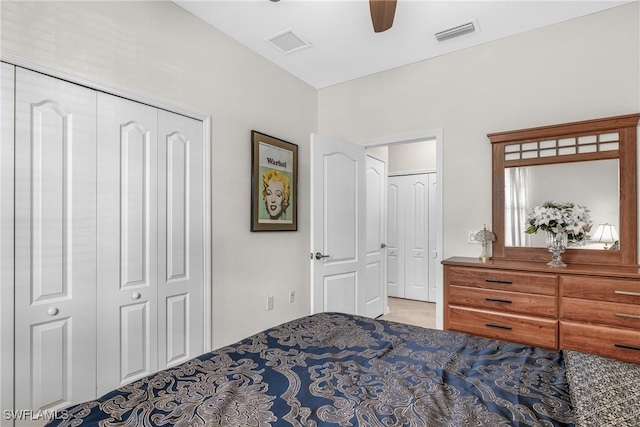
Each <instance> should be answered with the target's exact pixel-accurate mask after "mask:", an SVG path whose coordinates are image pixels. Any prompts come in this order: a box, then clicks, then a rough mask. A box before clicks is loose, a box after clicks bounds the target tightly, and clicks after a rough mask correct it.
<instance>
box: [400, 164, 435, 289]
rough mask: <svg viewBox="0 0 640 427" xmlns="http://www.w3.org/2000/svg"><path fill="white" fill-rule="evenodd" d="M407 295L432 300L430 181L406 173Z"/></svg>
mask: <svg viewBox="0 0 640 427" xmlns="http://www.w3.org/2000/svg"><path fill="white" fill-rule="evenodd" d="M405 178H406V184H405V185H406V187H405V189H406V190H405V191H406V192H405V194H406V205H405V206H406V211H405V236H406V237H405V245H406V258H405V280H406V288H405V294H406V297H407V298H410V299H415V300H419V301H428V300H429V261H428V260H429V258H428V256H429V255H430V254H429V253H428V252H429V180H428V175H424V174H421V175H409V176H406V177H405Z"/></svg>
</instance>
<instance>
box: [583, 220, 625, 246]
mask: <svg viewBox="0 0 640 427" xmlns="http://www.w3.org/2000/svg"><path fill="white" fill-rule="evenodd" d="M618 239H619V237H618V232H617V231H616V227H615V226H613V225H611V224H609V223H605V224H600V225H599V226H598V229H597V230H596V232H595V233H593V235H592V236H591V239H589V240H590V241H591V242H594V243H604V248H603V249H604V250H609V249H611V248H609V247H607V245H608V244H609V243H615V242H617V241H618Z"/></svg>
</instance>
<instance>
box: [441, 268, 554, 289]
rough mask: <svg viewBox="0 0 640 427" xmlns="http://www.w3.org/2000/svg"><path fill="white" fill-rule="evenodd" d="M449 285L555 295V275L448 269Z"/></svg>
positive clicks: (477, 269) (478, 269) (483, 269)
mask: <svg viewBox="0 0 640 427" xmlns="http://www.w3.org/2000/svg"><path fill="white" fill-rule="evenodd" d="M446 274H447V276H448V280H449V285H457V286H469V287H474V288H484V289H498V290H507V291H512V292H526V293H532V294H541V295H556V288H557V283H558V277H557V276H556V275H555V274H544V273H518V272H514V271H504V270H490V269H485V268H465V267H448V269H447V273H446Z"/></svg>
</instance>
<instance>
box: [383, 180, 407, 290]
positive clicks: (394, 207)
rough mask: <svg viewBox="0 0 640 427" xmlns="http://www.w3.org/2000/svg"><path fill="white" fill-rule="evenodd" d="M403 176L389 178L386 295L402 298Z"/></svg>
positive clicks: (403, 250)
mask: <svg viewBox="0 0 640 427" xmlns="http://www.w3.org/2000/svg"><path fill="white" fill-rule="evenodd" d="M403 178H404V177H403V176H390V177H389V180H388V182H389V184H388V192H387V197H388V199H387V200H388V201H387V294H388V296H390V297H397V298H404V297H405V289H404V252H405V249H404V197H403V195H402V191H403V185H402V180H403Z"/></svg>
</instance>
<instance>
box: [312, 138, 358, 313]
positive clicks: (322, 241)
mask: <svg viewBox="0 0 640 427" xmlns="http://www.w3.org/2000/svg"><path fill="white" fill-rule="evenodd" d="M365 170H366V165H365V150H364V147H361V146H358V145H355V144H348V143H345V142H342V141H339V140H336V139H333V138H329V137H325V136H321V135H316V134H312V135H311V203H312V206H311V252H312V261H311V263H312V264H311V265H312V267H311V274H312V290H311V298H312V310H313V312H315V313H318V312H325V311H338V312H344V313H350V314H362V315H364V314H365V305H366V304H365V301H366V298H365V280H366V211H365V203H366V200H365V199H366V172H365Z"/></svg>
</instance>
